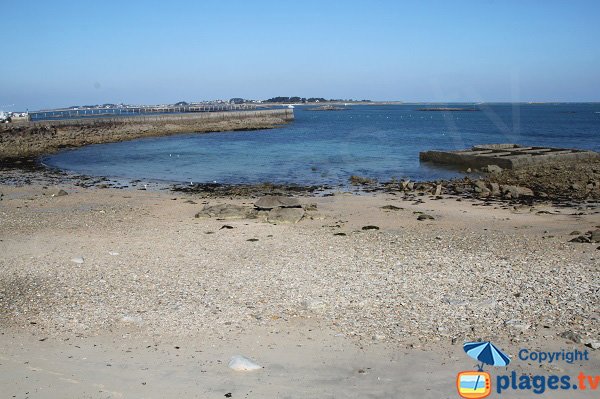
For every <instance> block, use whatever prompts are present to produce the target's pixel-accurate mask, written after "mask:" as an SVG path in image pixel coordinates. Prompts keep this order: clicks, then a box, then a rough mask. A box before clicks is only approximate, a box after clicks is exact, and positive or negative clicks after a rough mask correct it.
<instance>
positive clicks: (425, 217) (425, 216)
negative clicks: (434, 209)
mask: <svg viewBox="0 0 600 399" xmlns="http://www.w3.org/2000/svg"><path fill="white" fill-rule="evenodd" d="M417 220H435V219H434V217H433V216H431V215H428V214H426V213H423V214H421V215H419V216H417Z"/></svg>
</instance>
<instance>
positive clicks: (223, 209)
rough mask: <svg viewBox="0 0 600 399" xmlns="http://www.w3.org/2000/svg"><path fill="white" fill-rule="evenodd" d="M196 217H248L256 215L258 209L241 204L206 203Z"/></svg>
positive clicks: (227, 218)
mask: <svg viewBox="0 0 600 399" xmlns="http://www.w3.org/2000/svg"><path fill="white" fill-rule="evenodd" d="M195 217H196V218H201V219H202V218H217V219H225V220H231V219H248V218H254V217H256V210H254V209H252V208H249V207H246V206H240V205H233V204H218V205H212V206H209V205H205V206H204V208H203V209H202V210H201V211H200V212H198V213H196V216H195Z"/></svg>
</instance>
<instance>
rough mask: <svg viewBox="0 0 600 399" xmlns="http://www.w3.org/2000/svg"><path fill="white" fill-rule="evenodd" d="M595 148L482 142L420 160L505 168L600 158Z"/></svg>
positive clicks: (428, 154)
mask: <svg viewBox="0 0 600 399" xmlns="http://www.w3.org/2000/svg"><path fill="white" fill-rule="evenodd" d="M599 158H600V154H599V153H597V152H595V151H589V150H579V149H570V148H552V147H526V146H521V145H518V144H483V145H476V146H473V147H472V148H470V149H465V150H459V151H424V152H420V153H419V159H420V160H421V162H433V163H439V164H445V165H454V166H458V167H464V168H482V167H485V166H489V165H496V166H499V167H500V168H502V169H516V168H521V167H525V166H530V165H539V164H543V163H552V162H557V161H559V162H563V161H576V160H577V161H579V160H586V159H599Z"/></svg>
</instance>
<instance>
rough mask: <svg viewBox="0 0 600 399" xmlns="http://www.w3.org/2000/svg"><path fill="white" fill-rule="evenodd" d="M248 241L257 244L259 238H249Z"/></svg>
mask: <svg viewBox="0 0 600 399" xmlns="http://www.w3.org/2000/svg"><path fill="white" fill-rule="evenodd" d="M246 241H250V242H256V241H258V238H248V239H247V240H246Z"/></svg>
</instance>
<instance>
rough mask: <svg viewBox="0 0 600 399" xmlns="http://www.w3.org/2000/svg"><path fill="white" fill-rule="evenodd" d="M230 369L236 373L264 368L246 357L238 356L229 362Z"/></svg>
mask: <svg viewBox="0 0 600 399" xmlns="http://www.w3.org/2000/svg"><path fill="white" fill-rule="evenodd" d="M229 368H230V369H232V370H235V371H252V370H259V369H262V366H261V365H259V364H257V363H254V362H253V361H252V360H250V359H248V358H247V357H245V356H241V355H236V356H233V357H232V358H231V359H230V360H229Z"/></svg>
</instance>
